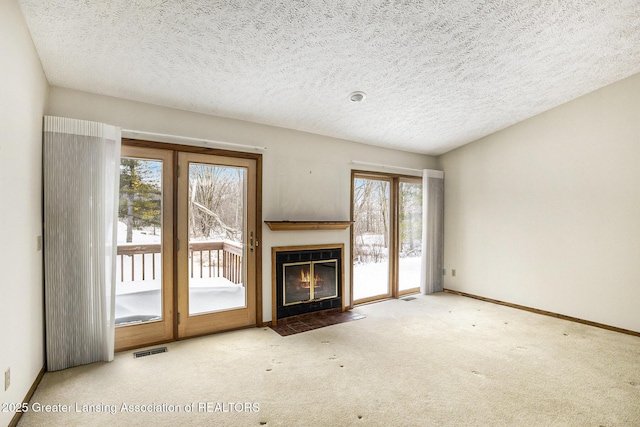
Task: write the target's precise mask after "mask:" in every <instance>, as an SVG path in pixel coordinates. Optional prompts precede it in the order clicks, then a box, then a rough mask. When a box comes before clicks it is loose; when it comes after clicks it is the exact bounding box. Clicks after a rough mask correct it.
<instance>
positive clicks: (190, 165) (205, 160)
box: [177, 153, 256, 338]
mask: <svg viewBox="0 0 640 427" xmlns="http://www.w3.org/2000/svg"><path fill="white" fill-rule="evenodd" d="M178 170H179V176H178V218H179V220H178V242H179V247H178V251H177V252H178V256H177V259H178V265H177V268H178V270H177V271H178V316H179V319H178V336H179V337H181V338H182V337H188V336H195V335H202V334H206V333H211V332H218V331H223V330H227V329H234V328H239V327H243V326H249V325H255V323H256V301H255V299H256V288H255V283H256V271H255V265H256V262H255V260H256V235H255V230H256V206H255V203H248V201H249V200H255V194H256V188H255V182H256V176H255V173H256V168H255V161H254V160H252V159H242V158H229V157H221V156H211V155H204V154H196V153H179V154H178Z"/></svg>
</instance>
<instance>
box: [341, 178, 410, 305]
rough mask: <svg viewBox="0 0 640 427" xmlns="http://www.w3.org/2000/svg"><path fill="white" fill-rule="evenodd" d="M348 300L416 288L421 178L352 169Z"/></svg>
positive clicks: (357, 301) (364, 299) (396, 294)
mask: <svg viewBox="0 0 640 427" xmlns="http://www.w3.org/2000/svg"><path fill="white" fill-rule="evenodd" d="M351 207H352V220H353V222H354V223H353V226H352V250H351V256H352V275H351V277H352V286H353V288H352V294H351V295H352V301H353V303H354V304H361V303H366V302H371V301H376V300H380V299H384V298H390V297H396V298H397V297H400V296H402V295H406V294H409V293H415V292H418V291H419V290H420V272H421V258H422V180H421V179H420V178H414V177H408V176H400V175H391V174H378V173H368V172H353V175H352V197H351Z"/></svg>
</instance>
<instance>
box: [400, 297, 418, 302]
mask: <svg viewBox="0 0 640 427" xmlns="http://www.w3.org/2000/svg"><path fill="white" fill-rule="evenodd" d="M414 299H416V297H406V298H402V301H413V300H414Z"/></svg>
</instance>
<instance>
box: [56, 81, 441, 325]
mask: <svg viewBox="0 0 640 427" xmlns="http://www.w3.org/2000/svg"><path fill="white" fill-rule="evenodd" d="M274 108H277V106H274ZM47 114H50V115H57V116H63V117H71V118H77V119H84V120H94V121H99V122H103V123H108V124H111V125H116V126H120V127H122V128H123V129H131V130H139V131H146V132H155V133H165V134H172V135H180V136H186V137H197V138H206V139H213V140H218V141H226V142H232V143H238V144H248V145H258V146H263V147H267V150H265V151H263V152H262V154H263V193H262V196H263V206H262V212H263V220H274V221H276V220H291V221H294V220H348V219H349V216H350V197H351V195H350V191H351V169H352V168H353V169H362V167H361V166H359V167H354V165H351V164H350V162H351V161H352V160H359V161H366V162H372V163H381V164H386V165H394V166H401V167H409V168H417V169H422V168H433V167H434V166H435V159H434V158H433V157H428V156H424V155H420V154H412V153H406V152H400V151H395V150H388V149H383V148H378V147H371V146H367V145H363V144H358V143H355V142H350V141H345V140H339V139H335V138H329V137H324V136H319V135H314V134H309V133H304V132H298V131H294V130H289V129H282V128H277V127H272V126H265V125H260V124H256V123H250V122H244V121H239V120H232V119H226V118H221V117H214V116H209V115H203V114H197V113H192V112H187V111H181V110H175V109H170V108H165V107H159V106H155V105H150V104H144V103H139V102H133V101H127V100H123V99H118V98H111V97H106V96H99V95H94V94H89V93H85V92H79V91H74V90H69V89H63V88H59V87H52V88H51V91H50V96H49V103H48V107H47ZM150 139H151V138H150ZM173 142H178V141H173ZM199 145H201V144H199ZM216 148H225V147H216ZM249 151H251V150H249ZM253 152H256V151H253ZM262 233H263V235H262V236H263V241H262V242H261V245H262V259H263V270H262V272H263V274H262V281H263V292H262V295H263V320H265V321H269V320H271V247H273V246H289V245H305V244H325V243H344V245H345V249H346V253H345V261H348V260H349V244H350V243H349V230H346V231H296V232H273V231H271V230H269V228H268V227H267V226H266V224H263V227H262ZM345 275H346V280H347V289H348V283H349V280H350V279H349V271H348V263H346V265H345ZM347 292H348V291H347ZM347 301H349V300H348V299H347Z"/></svg>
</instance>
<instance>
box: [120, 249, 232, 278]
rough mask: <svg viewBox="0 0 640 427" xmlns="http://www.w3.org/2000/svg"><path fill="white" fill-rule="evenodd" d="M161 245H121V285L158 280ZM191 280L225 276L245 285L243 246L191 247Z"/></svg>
mask: <svg viewBox="0 0 640 427" xmlns="http://www.w3.org/2000/svg"><path fill="white" fill-rule="evenodd" d="M161 249H162V247H161V245H160V244H144V245H140V244H131V243H127V244H121V245H118V267H119V270H120V271H119V274H118V278H119V280H120V281H121V282H124V281H125V279H126V281H135V280H156V277H158V278H159V277H160V271H161V270H162V263H161V261H160V260H161V257H160V254H161ZM189 277H190V278H193V279H204V278H212V277H224V278H226V279H227V280H229V281H231V282H233V283H242V246H241V245H240V244H239V243H235V242H229V241H222V242H221V241H205V242H193V243H191V244H189Z"/></svg>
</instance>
